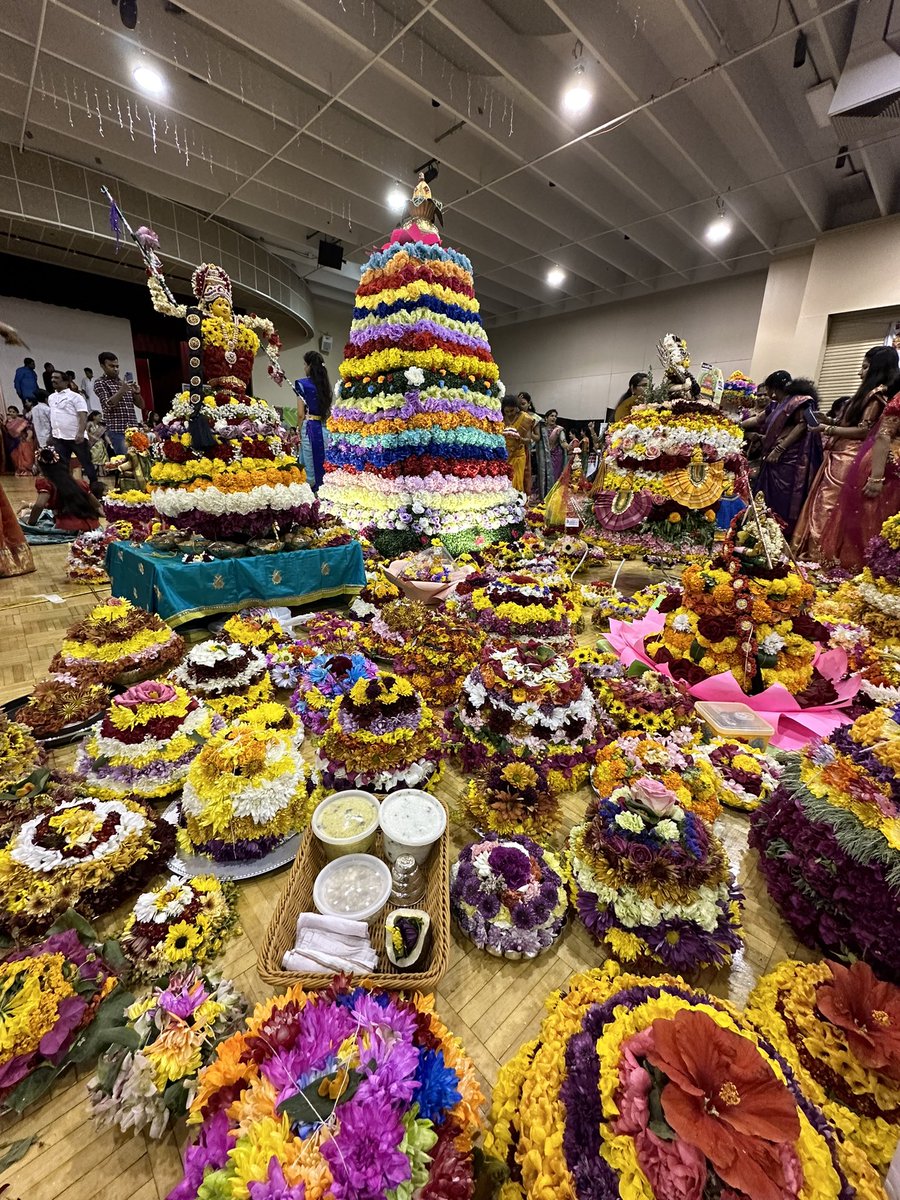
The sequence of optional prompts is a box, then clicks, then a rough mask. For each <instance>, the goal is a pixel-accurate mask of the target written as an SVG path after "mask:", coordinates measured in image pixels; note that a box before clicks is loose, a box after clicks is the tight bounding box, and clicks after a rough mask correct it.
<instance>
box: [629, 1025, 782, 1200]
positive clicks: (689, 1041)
mask: <svg viewBox="0 0 900 1200" xmlns="http://www.w3.org/2000/svg"><path fill="white" fill-rule="evenodd" d="M653 1039H654V1046H653V1048H652V1049H650V1050H648V1051H647V1058H648V1060H649V1061H650V1062H651V1063H653V1065H654V1066H655V1067H658V1068H659V1070H660V1071H662V1072H663V1073H664V1074H665V1075H666V1077H667V1079H668V1083H667V1084H666V1085H665V1087H664V1088H663V1089H662V1093H661V1100H662V1107H663V1113H664V1114H665V1118H666V1121H667V1122H668V1123H669V1125H671V1127H672V1129H673V1130H674V1131H675V1133H676V1134H677V1135H678V1137H680V1138H682V1139H683V1140H684V1141H685V1142H687V1143H688V1144H689V1145H692V1146H696V1147H697V1149H698V1150H699V1151H700V1152H701V1154H703V1155H705V1156H706V1158H707V1159H708V1160H709V1162H711V1163H712V1165H713V1167H714V1168H715V1170H716V1172H717V1173H718V1175H719V1177H720V1178H721V1179H722V1180H723V1182H724V1183H727V1184H730V1185H731V1187H733V1188H736V1189H737V1190H738V1191H740V1192H746V1194H747V1195H748V1196H752V1197H753V1200H783V1197H784V1194H785V1184H786V1181H785V1175H784V1165H783V1159H782V1155H781V1147H782V1146H783V1145H784V1144H787V1145H788V1146H793V1145H794V1143H795V1142H796V1141H797V1138H798V1137H799V1136H800V1118H799V1116H798V1115H797V1103H796V1101H795V1100H794V1097H793V1096H792V1095H791V1093H790V1092H789V1091H788V1089H787V1087H786V1086H785V1085H784V1084H783V1083H782V1082H781V1081H780V1080H779V1079H778V1078H777V1077H776V1075H775V1072H774V1071H773V1070H772V1068H771V1067H770V1066H769V1064H768V1063H767V1062H766V1061H765V1059H764V1058H763V1057H762V1055H761V1054H760V1052H759V1050H758V1049H757V1048H756V1045H755V1044H754V1043H753V1042H752V1041H751V1040H750V1039H749V1038H746V1037H742V1036H741V1035H740V1034H738V1033H733V1032H731V1030H728V1029H723V1028H722V1027H721V1026H720V1025H717V1024H716V1022H715V1021H713V1020H712V1019H711V1018H710V1017H708V1016H707V1015H706V1013H702V1012H697V1011H695V1010H690V1009H682V1010H681V1011H680V1012H678V1013H676V1015H675V1017H674V1019H673V1020H656V1021H654V1022H653Z"/></svg>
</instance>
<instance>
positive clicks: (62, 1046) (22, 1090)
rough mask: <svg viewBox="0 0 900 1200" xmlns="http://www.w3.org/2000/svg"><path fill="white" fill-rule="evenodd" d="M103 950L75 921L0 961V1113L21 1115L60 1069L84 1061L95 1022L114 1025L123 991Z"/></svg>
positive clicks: (8, 954)
mask: <svg viewBox="0 0 900 1200" xmlns="http://www.w3.org/2000/svg"><path fill="white" fill-rule="evenodd" d="M105 954H106V951H105V949H104V948H103V947H101V946H100V945H98V944H97V941H96V938H95V936H94V933H93V930H92V929H90V927H89V926H87V925H85V924H84V922H82V921H80V920H78V919H77V918H76V920H75V921H74V922H73V923H72V924H71V925H70V926H66V923H65V922H61V923H60V925H59V927H54V929H53V930H52V931H51V932H50V933H49V934H48V936H47V937H46V938H45V939H44V940H43V941H41V942H36V943H35V944H34V945H31V946H26V947H25V948H24V949H19V950H12V951H9V952H8V953H7V954H6V957H5V958H4V959H3V961H2V962H0V1111H7V1112H8V1111H10V1110H14V1111H15V1112H22V1111H23V1109H25V1108H27V1107H28V1106H29V1105H30V1104H33V1103H34V1102H35V1101H36V1100H37V1099H39V1097H41V1096H42V1095H44V1093H45V1092H46V1091H47V1090H48V1089H49V1088H50V1086H51V1085H52V1083H53V1081H54V1080H55V1079H56V1078H57V1076H58V1075H59V1074H60V1072H61V1071H62V1070H63V1069H64V1068H65V1067H67V1066H69V1065H70V1064H74V1063H79V1064H81V1063H84V1062H87V1061H88V1060H89V1058H90V1057H91V1048H90V1044H89V1042H88V1041H87V1040H86V1039H85V1038H84V1037H83V1035H84V1033H85V1031H86V1030H87V1029H88V1027H89V1026H90V1025H91V1024H92V1023H93V1022H96V1023H97V1025H98V1026H99V1027H101V1028H102V1029H105V1028H108V1027H111V1026H114V1025H116V1024H117V1023H118V1018H119V1017H120V1016H121V1010H122V1003H123V994H122V993H121V992H120V991H119V990H118V984H119V981H118V978H117V976H118V971H117V970H116V968H115V967H114V966H112V965H111V963H110V962H108V961H107V959H106V957H105ZM128 999H130V997H128ZM125 1003H127V1000H125ZM96 1053H97V1051H96V1050H94V1051H93V1054H94V1055H96Z"/></svg>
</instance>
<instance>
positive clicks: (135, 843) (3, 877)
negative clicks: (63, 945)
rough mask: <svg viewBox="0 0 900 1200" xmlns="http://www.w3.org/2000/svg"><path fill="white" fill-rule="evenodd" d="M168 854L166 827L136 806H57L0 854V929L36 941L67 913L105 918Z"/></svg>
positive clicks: (170, 842)
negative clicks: (37, 935) (33, 937)
mask: <svg viewBox="0 0 900 1200" xmlns="http://www.w3.org/2000/svg"><path fill="white" fill-rule="evenodd" d="M174 848H175V832H174V830H173V828H172V826H171V825H170V824H169V822H168V821H165V820H163V818H162V817H160V816H157V815H156V814H155V813H153V812H151V811H150V810H149V809H147V808H145V807H144V806H143V805H142V804H140V803H139V802H138V801H136V800H125V799H117V800H97V799H95V798H93V797H91V796H85V797H81V798H76V799H73V800H64V801H61V802H60V803H58V804H57V805H56V806H55V807H54V808H52V809H48V810H47V811H46V812H42V813H39V814H38V815H37V816H35V817H32V818H31V820H29V821H26V822H25V823H24V824H23V825H22V826H21V828H20V829H19V830H18V831H17V832H16V833H15V834H14V835H13V836H12V837H11V838H10V840H9V844H8V845H7V846H6V848H5V849H3V850H0V928H2V929H3V930H4V931H5V932H7V933H10V934H12V936H14V937H15V938H19V939H20V938H22V937H24V936H28V935H31V934H34V933H40V932H42V931H43V930H45V929H47V928H48V927H49V926H50V925H52V923H53V921H54V920H56V918H57V917H59V916H61V915H62V914H63V913H65V912H66V911H67V910H68V909H69V908H77V909H78V911H79V912H80V913H81V914H82V916H85V917H87V918H88V919H93V918H94V917H97V916H100V915H102V914H103V913H106V912H109V911H110V910H111V909H113V908H115V907H116V905H118V904H121V903H122V901H123V900H125V899H127V898H128V897H129V896H130V895H132V894H133V893H134V892H136V891H138V890H139V889H140V888H141V887H142V886H143V885H144V884H145V883H146V882H147V880H148V879H150V878H151V877H152V876H153V875H154V874H155V873H156V872H157V871H159V870H160V869H161V867H162V865H163V863H164V862H165V861H166V860H167V859H168V858H169V857H170V855H171V854H172V851H173V850H174Z"/></svg>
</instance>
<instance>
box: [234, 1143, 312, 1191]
mask: <svg viewBox="0 0 900 1200" xmlns="http://www.w3.org/2000/svg"><path fill="white" fill-rule="evenodd" d="M247 1190H248V1192H249V1193H250V1200H306V1184H305V1183H303V1182H302V1181H301V1182H300V1183H297V1184H289V1183H288V1182H287V1180H286V1179H285V1177H284V1171H283V1170H282V1167H281V1163H280V1162H279V1161H278V1159H277V1158H276V1157H275V1155H274V1154H273V1155H272V1157H271V1158H270V1159H269V1175H268V1179H267V1180H266V1181H265V1182H264V1183H260V1182H259V1181H258V1180H257V1181H255V1182H252V1183H249V1184H248V1185H247Z"/></svg>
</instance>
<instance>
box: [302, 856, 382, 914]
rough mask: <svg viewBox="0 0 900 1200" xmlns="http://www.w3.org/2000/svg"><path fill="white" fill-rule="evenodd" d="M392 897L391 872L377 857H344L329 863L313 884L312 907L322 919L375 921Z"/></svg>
mask: <svg viewBox="0 0 900 1200" xmlns="http://www.w3.org/2000/svg"><path fill="white" fill-rule="evenodd" d="M390 894H391V872H390V870H389V869H388V867H387V865H386V864H385V863H383V862H382V861H381V859H380V858H376V857H375V856H374V854H344V855H342V856H341V857H340V858H336V859H334V860H333V861H332V862H329V863H326V864H325V866H324V867H323V868H322V870H321V871H320V872H319V874H318V875H317V876H316V881H315V883H314V884H313V904H315V906H316V908H317V909H318V911H319V912H320V913H322V915H323V916H326V917H346V918H347V919H348V920H350V921H372V920H374V918H375V917H377V916H378V915H379V914H380V912H381V910H382V909H383V908H384V906H385V904H387V901H388V897H389V896H390Z"/></svg>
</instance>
